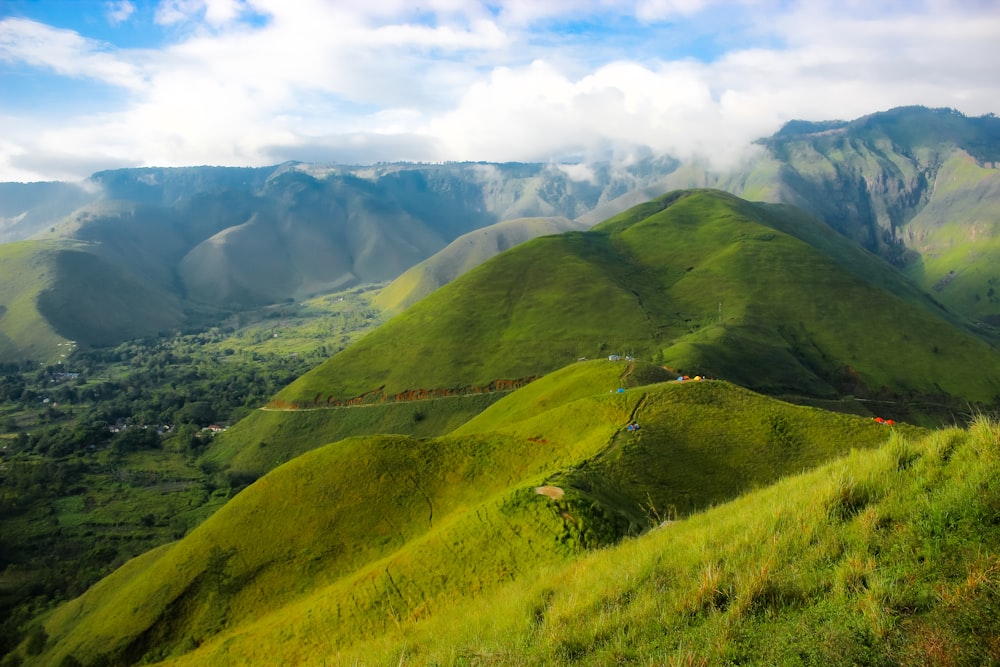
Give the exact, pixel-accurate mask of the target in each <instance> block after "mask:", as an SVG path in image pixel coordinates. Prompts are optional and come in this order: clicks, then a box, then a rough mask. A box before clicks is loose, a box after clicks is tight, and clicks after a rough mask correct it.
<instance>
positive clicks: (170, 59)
mask: <svg viewBox="0 0 1000 667" xmlns="http://www.w3.org/2000/svg"><path fill="white" fill-rule="evenodd" d="M620 6H621V5H620V3H614V2H612V1H611V0H586V1H584V2H576V1H570V0H531V1H529V0H511V1H510V2H505V3H502V5H501V6H499V7H498V8H497V9H495V10H494V9H491V8H490V7H488V6H486V5H484V4H482V3H481V2H477V1H476V0H428V1H427V2H423V3H421V6H420V8H419V9H416V8H415V7H416V6H415V5H414V4H413V3H410V2H406V1H404V0H385V1H372V0H338V1H337V2H327V1H325V0H298V1H297V2H294V3H292V2H288V1H287V0H245V1H244V0H165V1H164V2H162V3H160V4H159V5H158V7H157V11H156V20H157V21H159V22H160V23H161V24H163V25H168V26H170V27H169V28H168V30H170V31H175V32H173V33H169V34H172V35H174V36H173V39H174V40H175V41H174V42H172V43H170V44H168V45H167V46H165V47H163V48H160V49H158V50H155V51H154V50H149V49H119V48H115V47H114V46H112V45H109V44H105V43H102V42H99V41H96V40H93V39H89V38H87V37H84V36H82V35H81V34H79V33H77V32H74V31H71V30H65V29H59V28H54V27H51V26H48V25H44V24H41V23H37V22H35V21H31V20H28V19H21V18H7V19H3V20H0V60H2V61H4V62H6V63H7V64H8V66H9V67H10V68H14V67H20V66H28V67H31V68H38V69H41V70H44V71H48V72H53V73H56V74H58V75H61V76H66V77H73V78H76V79H82V80H95V81H100V82H102V83H104V84H109V85H112V86H115V87H118V88H120V89H123V90H125V91H126V92H127V93H128V95H127V96H126V101H125V102H124V103H121V104H120V105H119V106H118V107H116V108H110V109H108V110H107V111H105V112H103V113H100V114H92V115H89V116H84V117H76V118H71V119H70V120H69V121H66V122H65V123H64V124H62V125H51V126H41V125H39V124H31V123H30V122H29V119H26V118H19V117H18V118H13V117H12V118H10V119H9V120H10V122H9V123H4V124H3V126H2V127H0V180H4V179H7V178H12V177H19V178H23V177H25V175H26V174H27V175H31V174H35V175H37V176H38V177H41V178H47V177H50V175H51V174H59V175H60V177H65V176H64V175H65V174H66V173H67V170H68V168H67V167H58V166H56V167H54V168H53V169H48V170H47V168H46V166H45V161H46V160H48V161H51V162H52V163H53V164H54V163H55V162H57V161H59V160H60V159H62V160H64V164H66V165H77V166H79V165H83V164H90V163H91V162H92V161H94V160H99V159H101V158H103V159H106V160H107V163H108V164H131V163H143V164H159V165H183V164H264V163H267V162H269V161H272V160H275V158H280V159H290V158H295V157H297V156H310V155H311V156H316V157H319V156H324V157H323V159H329V160H333V161H336V160H340V161H353V162H363V161H366V160H365V159H364V156H365V155H368V156H370V157H369V160H371V161H373V160H393V159H431V160H433V159H460V160H540V161H548V160H550V159H558V158H561V157H564V156H570V155H572V156H577V157H579V156H584V157H586V156H595V157H604V156H608V155H626V154H629V153H641V152H643V151H648V150H653V151H656V152H671V153H674V154H677V155H678V156H681V157H683V156H686V155H690V154H696V153H697V154H704V155H712V156H714V157H715V158H716V159H721V160H723V161H731V160H733V159H736V158H737V157H738V156H739V155H741V154H742V152H743V150H744V149H745V148H746V146H747V145H748V143H749V142H750V141H751V140H753V139H755V138H757V137H759V136H762V135H766V134H769V133H771V132H773V131H775V130H777V129H778V127H780V125H781V124H782V123H783V122H785V121H787V120H790V119H792V118H806V119H814V120H820V119H829V118H844V119H849V118H854V117H857V116H859V115H863V114H866V113H871V112H873V111H877V110H881V109H886V108H890V107H892V106H898V105H904V104H925V105H928V106H955V107H957V108H959V109H960V110H961V111H964V112H966V113H969V114H982V113H986V112H990V111H998V109H997V108H996V106H997V104H998V100H1000V59H998V58H996V56H995V53H996V48H997V47H996V44H998V43H1000V11H997V10H998V9H1000V5H998V3H997V2H995V1H990V2H979V3H966V4H961V3H952V2H944V1H943V0H930V1H928V2H926V3H924V4H921V5H913V4H912V3H902V2H900V3H895V4H886V3H869V2H861V1H860V0H857V1H854V0H851V1H850V2H847V3H833V2H832V0H831V1H830V2H824V1H822V0H820V1H810V2H805V1H804V0H802V1H800V2H788V3H782V6H781V8H780V10H775V9H774V7H775V5H774V4H773V3H770V2H765V1H763V0H742V1H740V2H737V3H721V2H719V1H718V0H634V2H632V3H631V4H630V5H628V6H629V8H630V9H629V11H631V12H632V13H633V20H635V21H637V22H636V23H635V30H636V31H637V33H636V35H635V38H636V39H635V40H634V41H635V42H636V43H639V44H641V45H642V49H641V50H629V47H628V44H629V42H630V39H629V38H630V37H631V35H618V39H617V40H602V39H601V36H602V35H601V32H600V30H601V27H602V23H603V22H602V17H603V18H604V19H607V21H608V22H610V21H611V19H615V20H621V21H626V22H627V17H623V14H622V12H621V10H620ZM131 7H132V5H131V3H129V2H116V3H108V4H107V5H106V8H107V9H108V10H109V14H108V16H109V19H110V18H111V16H112V12H113V11H114V12H118V13H117V14H114V15H115V16H122V17H123V18H122V20H126V19H129V18H130V16H131V18H130V23H131V22H135V21H136V20H137V19H136V17H135V16H134V15H130V14H129V12H130V9H129V8H131ZM734 8H743V9H747V8H749V9H750V10H751V11H748V12H746V13H745V16H746V17H747V18H748V20H752V21H753V23H752V24H749V25H746V26H742V27H741V28H740V29H739V30H740V32H739V33H738V34H726V35H721V36H717V39H718V40H719V43H720V44H735V45H737V46H735V47H730V49H729V50H728V52H720V53H717V54H715V55H714V56H713V57H711V58H694V57H689V58H684V57H679V56H676V55H666V54H673V52H672V51H670V50H669V49H666V47H667V46H670V44H668V43H667V42H669V41H670V39H672V38H676V36H677V34H678V33H677V32H669V31H668V30H675V31H676V30H678V28H677V25H680V26H682V27H681V28H680V30H681V31H682V32H683V26H684V25H686V24H684V23H683V22H684V21H688V20H691V21H697V22H698V34H706V35H708V33H706V32H705V30H706V26H712V25H714V23H715V21H716V17H717V16H720V13H723V14H721V15H725V16H728V15H729V14H730V13H731V12H733V11H735V9H734ZM741 16H743V15H741ZM248 17H254V20H253V21H248V20H247V18H248ZM578 18H579V19H581V20H585V21H584V29H582V30H581V31H579V32H574V31H578V30H580V29H579V28H578V26H577V25H576V24H567V25H568V27H567V28H566V30H567V31H568V32H567V33H566V35H559V34H555V35H553V34H549V33H548V32H547V31H548V30H549V29H551V28H552V26H554V25H555V26H558V25H560V21H564V20H565V21H569V20H571V19H572V20H576V19H578ZM661 19H663V20H664V22H661ZM120 29H124V26H123V27H122V28H120ZM588 30H589V31H593V32H594V34H592V35H588V33H587V32H586V31H588ZM733 30H735V28H734V29H733ZM564 37H565V39H564ZM709 37H711V35H709ZM588 39H589V40H591V41H589V42H588ZM660 43H663V44H664V45H665V46H664V48H665V49H666V50H664V51H662V52H661V51H657V50H656V48H657V45H658V44H660ZM609 53H610V54H611V55H610V56H608V55H606V54H609ZM2 104H3V103H2V100H0V109H3V106H2ZM7 113H8V115H10V112H7ZM29 125H30V126H31V128H32V130H31V131H30V132H26V131H22V130H23V128H25V127H28V126H29ZM14 128H22V130H16V129H14ZM296 151H298V153H296ZM366 151H367V152H366ZM394 151H395V153H394ZM29 156H37V157H32V158H30V159H29ZM84 158H85V159H84ZM85 175H86V173H80V174H78V176H80V177H82V176H85Z"/></svg>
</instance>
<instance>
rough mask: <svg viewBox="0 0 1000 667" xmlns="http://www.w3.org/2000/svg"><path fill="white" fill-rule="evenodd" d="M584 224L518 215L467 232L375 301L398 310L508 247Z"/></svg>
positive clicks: (401, 278)
mask: <svg viewBox="0 0 1000 667" xmlns="http://www.w3.org/2000/svg"><path fill="white" fill-rule="evenodd" d="M585 228H586V226H585V225H583V224H582V223H576V222H573V221H571V220H569V219H567V218H517V219H514V220H504V221H503V222H498V223H496V224H494V225H490V226H488V227H483V228H481V229H477V230H475V231H472V232H468V233H467V234H463V235H462V236H459V237H458V238H457V239H455V240H454V241H452V242H451V243H449V244H448V245H447V246H445V247H444V248H443V249H442V250H440V251H438V252H437V253H435V254H434V255H432V256H431V257H430V258H428V259H425V260H424V261H422V262H420V263H419V264H417V265H416V266H413V267H411V268H409V269H407V270H406V271H404V272H403V273H402V274H401V275H400V276H399V277H398V278H396V279H395V280H393V281H392V282H391V283H389V284H388V285H387V286H386V287H385V289H383V290H382V291H381V292H380V293H379V294H378V296H377V297H376V298H375V303H376V304H378V305H379V307H381V309H382V310H383V311H386V312H391V313H398V312H400V311H402V310H405V309H406V308H407V307H409V306H411V305H413V304H414V303H416V302H417V301H419V300H420V299H422V298H424V297H425V296H427V295H428V294H430V293H431V292H433V291H434V290H436V289H437V288H438V287H441V286H442V285H444V284H446V283H449V282H451V281H452V280H454V279H455V278H457V277H458V276H460V275H462V274H463V273H466V272H467V271H469V270H471V269H473V268H475V267H477V266H479V265H480V264H482V263H483V262H485V261H486V260H488V259H489V258H491V257H493V256H494V255H496V254H498V253H500V252H503V251H504V250H507V249H508V248H511V247H513V246H515V245H518V244H520V243H524V242H525V241H529V240H531V239H533V238H536V237H538V236H543V235H546V234H559V233H562V232H565V231H568V230H574V229H575V230H582V229H585Z"/></svg>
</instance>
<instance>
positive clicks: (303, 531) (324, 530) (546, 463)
mask: <svg viewBox="0 0 1000 667" xmlns="http://www.w3.org/2000/svg"><path fill="white" fill-rule="evenodd" d="M662 374H663V371H662V369H660V370H659V371H657V369H656V368H655V367H650V366H644V365H641V364H638V365H635V366H630V365H628V364H624V363H621V364H616V363H612V362H608V361H592V362H586V363H576V364H572V365H571V366H570V367H569V368H567V369H563V370H562V371H560V372H558V373H556V374H554V375H553V376H552V377H549V378H543V379H541V380H539V381H538V382H536V383H533V384H531V385H528V386H527V387H525V388H523V389H521V390H519V391H516V392H514V393H512V394H510V395H509V396H506V397H505V398H503V399H501V400H500V401H498V402H497V403H495V404H494V405H493V406H492V407H491V408H489V409H487V410H486V411H484V412H483V414H482V415H480V417H478V418H477V419H476V420H473V422H470V424H469V425H468V426H467V427H465V428H463V429H460V430H459V431H457V432H456V433H455V434H454V435H450V436H444V437H438V438H429V439H421V438H413V437H409V436H402V435H381V436H365V437H355V438H348V439H345V440H341V441H339V442H336V443H333V444H330V445H327V446H325V447H321V448H319V449H315V450H313V451H311V452H308V453H306V454H303V455H302V456H299V457H297V458H295V459H293V460H292V461H290V462H288V463H286V464H284V465H282V466H280V467H278V468H276V469H275V470H274V471H272V472H271V473H269V474H268V475H266V476H264V477H262V478H261V479H259V480H258V481H257V482H255V483H254V484H252V485H251V486H250V487H248V488H247V489H246V490H244V491H243V492H242V493H240V494H239V495H238V496H236V497H235V498H233V499H232V500H231V501H230V502H229V503H227V504H226V505H225V506H224V507H223V508H222V509H220V510H219V511H218V512H217V513H216V514H215V515H213V516H212V517H211V518H210V519H208V520H207V521H205V522H204V523H203V524H202V525H201V526H199V527H198V528H197V529H196V530H194V531H193V532H192V533H190V534H189V535H188V536H187V537H185V538H184V539H183V540H181V541H180V542H177V543H176V544H173V545H170V546H167V547H164V548H161V549H158V550H156V551H154V552H151V553H149V554H145V555H143V556H141V557H140V558H138V559H136V560H135V561H132V562H131V563H129V564H128V565H127V566H125V567H123V568H122V569H121V570H119V571H118V572H116V573H115V574H113V575H112V576H110V577H108V578H107V579H105V580H103V581H102V582H100V583H99V584H97V585H96V586H94V587H93V588H92V589H90V590H89V591H88V592H87V593H86V594H84V595H83V596H81V597H80V598H78V599H76V600H74V601H72V602H70V603H68V604H66V605H64V606H62V607H60V608H59V609H57V610H56V611H55V612H53V613H52V614H51V615H50V616H49V617H48V618H47V619H46V621H45V631H46V633H47V634H48V636H49V637H50V643H49V649H47V651H46V653H45V654H44V656H43V658H44V660H46V661H51V662H56V663H58V661H59V660H62V659H64V657H65V656H66V655H73V656H74V657H75V658H76V659H78V660H81V661H82V662H84V663H85V664H86V663H87V662H92V661H94V660H96V659H98V657H99V656H103V658H101V659H108V660H110V661H111V662H112V664H118V663H122V662H127V663H131V662H134V661H137V660H140V659H147V660H149V659H154V660H155V659H162V658H165V657H168V656H172V655H173V656H179V655H181V654H185V653H189V652H190V651H192V650H194V649H195V648H197V647H198V646H199V645H202V644H203V647H202V649H200V650H199V651H196V652H195V653H193V654H192V656H214V657H208V658H206V659H209V660H218V659H221V658H220V656H221V653H219V652H220V651H221V652H228V653H229V654H230V655H231V656H232V657H233V658H234V659H238V660H243V661H248V662H254V663H255V662H258V661H259V660H261V659H263V656H265V655H270V656H271V657H274V656H278V655H280V656H282V660H284V661H286V662H301V661H314V660H318V659H320V656H328V657H329V656H333V655H335V654H336V653H337V651H339V650H341V649H345V650H346V649H349V648H350V647H351V646H352V645H353V644H355V643H356V642H359V641H364V640H363V638H365V637H378V636H382V635H384V634H386V633H389V634H390V635H392V634H393V633H396V632H399V631H401V630H402V629H404V628H407V627H409V626H411V625H412V624H413V623H415V622H418V621H420V620H421V619H431V618H434V617H437V616H439V615H442V614H448V613H451V612H450V611H449V610H455V609H458V608H460V606H461V605H464V604H468V603H470V602H471V601H472V600H474V599H476V598H479V597H483V598H487V597H492V596H494V595H499V594H500V593H498V591H501V590H502V588H503V587H505V586H507V585H508V584H510V583H511V582H515V585H520V584H518V583H517V582H524V581H528V580H533V578H534V577H536V576H538V575H539V573H541V572H545V571H556V570H552V568H556V569H557V570H559V569H560V568H562V567H563V566H564V565H566V564H567V563H569V562H570V561H571V560H572V559H574V558H576V557H577V556H579V555H580V554H581V553H583V552H584V551H585V550H586V549H589V548H595V547H602V546H604V547H607V546H610V545H613V544H616V543H618V542H619V541H620V540H622V539H623V538H624V537H626V536H627V535H635V534H638V533H639V532H642V531H646V530H647V529H648V528H649V527H650V526H651V525H653V524H654V523H655V521H654V520H653V519H654V518H655V517H656V516H657V515H658V513H660V512H666V511H667V507H668V505H669V504H670V500H671V499H673V505H675V507H674V513H673V516H675V517H682V516H685V515H687V514H688V513H689V512H695V511H697V510H700V509H704V508H707V507H708V506H710V505H712V504H714V503H717V502H721V501H722V500H725V499H729V498H733V497H735V496H737V495H738V494H739V493H742V492H744V491H746V490H748V489H751V488H753V487H754V486H757V485H762V484H766V483H770V482H772V481H774V480H776V479H778V478H779V477H781V476H782V475H784V474H788V473H793V472H798V471H799V470H800V469H802V468H805V467H809V466H812V465H815V464H817V463H819V462H821V461H823V460H828V459H829V458H830V457H832V456H835V455H837V454H842V453H844V452H847V451H848V450H849V449H850V448H852V447H872V446H875V445H877V444H878V443H879V442H881V441H883V440H884V439H885V438H886V437H887V436H888V435H889V430H888V429H887V428H886V427H884V426H880V425H876V424H874V423H873V422H872V421H871V420H869V419H863V418H857V417H847V416H843V415H836V414H833V413H828V412H824V411H820V410H816V409H812V408H802V407H795V406H790V405H787V404H784V403H781V402H778V401H775V400H773V399H768V398H765V397H763V396H759V395H756V394H753V393H751V392H748V391H746V390H742V389H739V388H736V387H734V386H732V385H730V384H728V383H724V382H702V383H697V382H688V383H675V382H659V383H654V384H643V383H645V382H649V381H650V380H656V379H659V378H660V377H662ZM623 385H624V386H627V387H629V388H628V389H627V390H626V391H624V392H618V391H617V387H618V386H623ZM632 385H635V386H632ZM560 388H562V391H560ZM363 409H366V408H358V409H357V410H363ZM317 412H321V411H317ZM327 412H335V411H327ZM304 414H312V413H304ZM740 416H742V419H741V418H740ZM632 418H637V419H639V420H640V421H641V422H642V430H641V431H640V433H639V434H637V435H633V434H627V433H626V432H624V431H623V426H624V425H625V424H626V423H627V422H628V421H629V420H630V419H632ZM776 463H781V464H780V465H776ZM706 474H707V475H708V476H709V477H712V478H713V481H714V484H712V485H706V486H705V490H704V493H703V494H702V495H700V496H698V497H689V498H688V500H689V502H688V504H687V505H683V504H682V503H681V502H680V501H679V500H678V499H679V498H681V497H684V496H685V495H686V494H688V493H689V488H690V486H691V483H690V480H692V479H702V477H704V476H705V475H706ZM699 476H700V477H699ZM544 484H550V485H555V484H564V485H565V486H564V488H563V490H564V491H565V495H564V496H563V497H562V498H550V497H546V496H543V495H539V494H538V493H536V492H535V488H536V487H538V486H541V485H544ZM629 520H631V525H629ZM560 571H561V570H560ZM268 652H269V653H268ZM236 656H239V657H236Z"/></svg>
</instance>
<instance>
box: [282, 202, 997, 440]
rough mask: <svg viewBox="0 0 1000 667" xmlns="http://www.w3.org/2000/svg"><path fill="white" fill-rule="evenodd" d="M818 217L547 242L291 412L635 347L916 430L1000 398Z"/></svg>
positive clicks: (683, 365) (656, 220)
mask: <svg viewBox="0 0 1000 667" xmlns="http://www.w3.org/2000/svg"><path fill="white" fill-rule="evenodd" d="M960 326H961V321H960V320H958V319H957V318H956V317H955V316H953V315H949V314H948V313H947V311H944V310H943V309H942V308H941V307H940V306H939V305H937V304H936V303H935V302H933V301H932V300H931V299H929V298H928V297H926V295H924V294H922V293H921V292H919V291H918V290H916V289H914V288H913V287H912V286H911V285H910V284H909V283H908V282H907V281H906V279H905V278H904V277H903V276H902V275H901V274H900V273H898V272H897V271H895V270H893V269H892V268H891V267H890V266H888V265H887V264H885V263H884V262H882V261H881V260H879V259H877V258H876V257H874V256H873V255H871V254H869V253H865V252H863V251H861V250H859V249H858V248H857V246H856V245H854V244H852V243H851V242H849V241H847V240H846V239H844V238H843V237H840V236H838V235H836V234H833V233H831V232H830V231H829V230H828V229H827V228H825V227H823V226H822V225H820V224H819V223H817V222H815V221H814V220H813V219H811V218H809V217H808V216H806V215H804V214H801V213H800V212H797V211H795V210H794V209H790V208H787V207H780V206H774V205H762V204H751V203H749V202H745V201H742V200H739V199H737V198H736V197H733V196H731V195H726V194H724V193H721V192H718V191H688V192H675V193H671V194H669V195H666V196H664V197H661V198H659V199H657V200H654V201H652V202H649V203H648V204H644V205H641V206H638V207H635V208H633V209H630V210H629V211H627V212H626V213H623V214H621V215H620V216H618V217H615V218H612V219H611V220H608V221H606V222H604V223H602V224H600V225H598V226H596V227H594V228H593V229H592V230H591V231H589V232H582V233H568V234H563V235H559V236H550V237H544V238H540V239H535V240H533V241H530V242H528V243H525V244H522V245H520V246H518V247H516V248H513V249H511V250H509V251H507V252H505V253H502V254H501V255H498V256H496V257H494V258H493V259H492V260H490V261H488V262H486V263H484V264H482V265H481V266H479V267H478V268H476V269H475V270H473V271H470V272H469V273H466V274H465V275H463V276H462V277H461V278H459V279H458V280H456V281H454V282H452V283H450V284H448V285H446V286H445V287H443V288H441V289H439V290H437V291H436V292H434V293H432V294H431V295H430V296H428V297H427V298H425V299H424V300H422V301H421V302H419V303H418V304H416V305H414V306H412V307H411V308H409V309H408V310H406V311H405V312H403V313H402V314H401V315H400V316H398V317H396V318H394V319H392V320H391V321H389V322H388V323H386V324H385V325H384V326H382V327H380V328H379V329H377V330H376V331H374V332H373V333H372V334H371V335H369V336H367V337H365V338H364V339H363V340H361V341H359V342H358V344H356V345H354V346H352V347H351V348H349V349H348V350H346V351H345V352H344V353H342V354H340V355H337V356H336V357H333V358H331V359H330V360H329V361H328V362H326V363H324V364H323V365H321V366H319V367H318V368H316V369H315V370H313V371H311V372H310V373H308V374H306V375H305V376H303V377H302V378H300V379H299V380H297V381H296V382H294V383H293V384H292V385H290V386H289V387H288V388H287V389H285V390H283V391H282V392H280V393H279V394H278V395H277V397H276V398H275V400H274V401H273V402H272V405H273V406H274V407H289V406H297V407H300V408H305V407H325V406H329V405H336V404H339V403H340V402H343V401H351V400H354V401H356V402H362V403H371V402H383V401H386V402H391V401H393V400H395V398H397V397H399V396H401V395H405V394H406V393H407V392H411V391H414V390H420V389H423V390H434V389H438V388H448V389H449V390H453V391H472V390H473V389H474V388H477V387H486V386H490V385H491V383H495V382H497V381H498V380H518V379H522V378H529V377H534V376H537V375H540V374H543V373H546V372H549V371H551V370H553V369H554V368H557V367H559V366H561V365H563V364H565V363H568V362H569V361H571V360H574V359H577V358H579V357H595V356H608V355H609V354H619V355H633V356H636V357H637V358H642V359H646V360H653V361H656V362H657V363H661V364H665V365H667V366H670V367H673V368H675V369H678V370H679V371H683V372H688V373H690V374H694V373H702V374H708V375H711V376H715V377H720V378H725V379H727V380H730V381H732V382H735V383H737V384H740V385H742V386H746V387H749V388H752V389H754V390H757V391H762V392H765V393H770V394H776V395H785V396H790V397H800V398H802V399H810V400H811V399H815V398H825V399H837V398H843V397H844V396H845V395H851V396H854V397H855V398H861V399H866V400H868V401H871V400H876V401H879V403H877V404H875V405H877V411H880V412H882V413H884V414H885V415H887V416H893V417H896V418H901V417H906V418H907V419H910V420H914V419H916V420H920V419H924V418H928V416H929V415H936V418H938V419H940V418H942V417H943V418H945V419H950V418H951V415H950V414H949V410H958V411H965V410H967V402H977V403H981V404H985V405H988V404H992V403H993V401H994V400H995V399H996V397H997V396H998V395H1000V371H998V370H995V369H997V368H998V367H1000V366H998V365H997V363H996V360H997V359H998V356H997V351H996V349H995V348H994V347H993V346H992V345H991V344H990V343H989V342H988V341H987V340H985V339H984V338H982V337H980V336H979V335H978V334H977V332H975V331H969V330H963V329H961V328H960Z"/></svg>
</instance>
